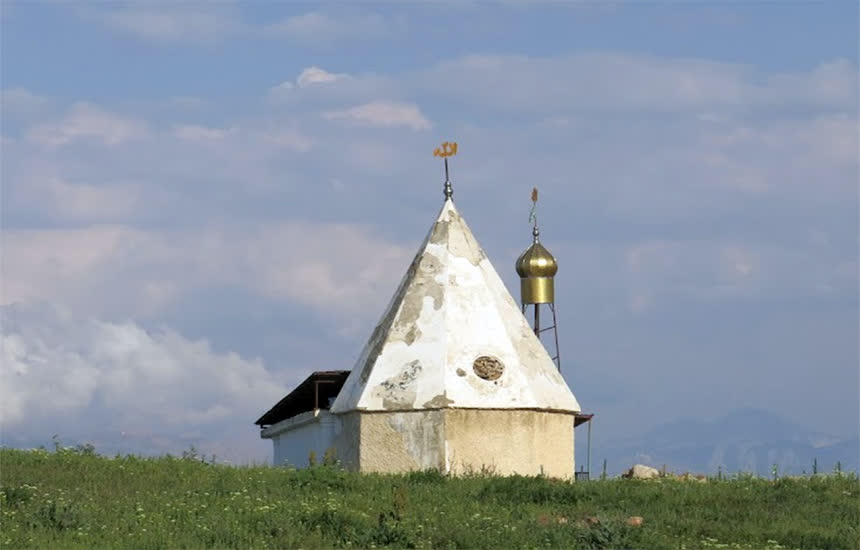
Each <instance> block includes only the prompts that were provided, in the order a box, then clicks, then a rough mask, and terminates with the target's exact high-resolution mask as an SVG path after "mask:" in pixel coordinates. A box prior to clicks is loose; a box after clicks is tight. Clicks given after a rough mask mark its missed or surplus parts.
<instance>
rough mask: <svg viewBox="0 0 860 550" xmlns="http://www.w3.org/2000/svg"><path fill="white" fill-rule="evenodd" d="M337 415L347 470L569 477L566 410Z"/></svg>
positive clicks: (569, 432) (340, 450)
mask: <svg viewBox="0 0 860 550" xmlns="http://www.w3.org/2000/svg"><path fill="white" fill-rule="evenodd" d="M343 420H344V422H343V431H342V432H341V435H340V437H339V439H338V456H339V457H341V463H342V464H343V465H344V466H345V467H347V468H349V469H359V470H361V471H363V472H406V471H411V470H426V469H431V468H432V469H438V470H439V471H442V472H450V473H453V474H455V475H461V474H464V473H469V472H480V471H482V470H483V471H487V472H492V473H495V474H498V475H511V474H522V475H538V474H543V475H546V476H549V477H556V478H564V479H569V478H572V477H573V472H574V454H573V442H574V440H573V437H574V436H573V415H571V414H565V413H556V412H546V411H529V410H487V409H440V410H429V411H392V412H361V413H358V412H352V413H348V414H345V415H343ZM350 433H351V434H352V435H353V436H356V435H357V436H358V437H357V441H356V440H355V439H356V438H355V437H350V436H349V434H350Z"/></svg>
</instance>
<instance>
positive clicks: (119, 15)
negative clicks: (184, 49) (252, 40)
mask: <svg viewBox="0 0 860 550" xmlns="http://www.w3.org/2000/svg"><path fill="white" fill-rule="evenodd" d="M225 8H226V9H225ZM99 17H100V18H101V19H102V20H103V21H104V23H105V24H106V25H108V26H109V27H111V28H113V29H115V30H118V31H121V32H124V33H128V34H131V35H133V36H135V37H137V38H141V39H144V40H148V41H152V42H163V43H173V42H198V43H209V42H213V41H215V40H217V39H219V38H221V37H222V36H224V35H226V34H229V33H233V32H236V31H238V30H241V29H242V27H243V25H242V24H241V22H240V21H239V20H238V17H237V16H236V14H234V13H233V12H232V11H231V10H230V9H229V6H227V5H225V4H224V3H221V4H220V5H207V6H206V8H205V9H196V8H195V7H194V6H193V5H192V4H175V3H170V4H167V3H165V4H161V5H160V6H158V7H156V6H152V5H151V4H150V5H149V6H142V5H136V6H135V5H129V6H128V7H123V8H121V9H114V10H109V11H105V12H102V13H100V14H99Z"/></svg>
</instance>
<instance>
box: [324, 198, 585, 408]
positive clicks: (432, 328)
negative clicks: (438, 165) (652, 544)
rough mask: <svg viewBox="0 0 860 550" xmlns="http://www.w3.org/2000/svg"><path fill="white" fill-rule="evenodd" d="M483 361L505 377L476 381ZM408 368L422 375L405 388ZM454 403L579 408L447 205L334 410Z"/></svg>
mask: <svg viewBox="0 0 860 550" xmlns="http://www.w3.org/2000/svg"><path fill="white" fill-rule="evenodd" d="M481 356H489V357H494V358H497V359H498V360H499V361H501V363H502V364H504V366H505V368H504V374H503V376H501V377H500V378H499V379H498V380H494V381H487V380H482V379H480V378H478V376H477V375H475V373H474V372H473V370H472V366H473V363H474V361H475V359H477V358H478V357H481ZM411 364H415V365H420V370H418V371H416V372H415V373H414V380H410V381H409V383H408V384H405V382H406V379H405V378H403V373H404V369H405V367H406V366H408V365H411ZM401 385H404V387H401ZM440 396H441V397H442V398H441V399H440ZM452 407H456V408H474V409H529V410H551V411H563V412H578V411H579V410H580V407H579V404H578V403H577V401H576V398H575V397H574V396H573V393H572V392H571V391H570V388H569V387H568V386H567V384H566V383H565V381H564V379H563V378H562V377H561V375H560V374H559V373H558V370H557V368H556V366H555V363H554V362H553V361H552V359H551V358H550V356H549V354H548V353H547V351H546V349H545V348H544V347H543V345H542V344H541V342H540V341H539V340H538V339H537V337H536V336H535V335H534V332H533V331H532V329H531V327H530V326H529V324H528V321H527V320H526V319H525V317H524V316H523V314H522V312H521V311H520V308H519V306H518V305H517V304H516V302H515V301H514V299H513V297H512V296H511V294H510V292H508V290H507V288H505V285H504V282H502V280H501V278H500V277H499V275H498V273H497V272H496V270H495V269H494V267H493V265H492V263H491V262H490V260H489V258H487V257H486V254H484V252H483V251H482V249H481V247H480V245H479V244H478V242H477V240H476V239H475V238H474V236H473V235H472V233H471V231H470V230H469V228H468V226H467V224H466V222H465V220H463V219H462V218H461V217H460V215H459V214H458V213H457V210H456V208H455V207H454V204H453V202H452V201H446V202H445V204H444V206H443V208H442V210H441V211H440V213H439V216H438V217H437V219H436V222H435V223H434V224H433V226H432V227H431V228H430V230H429V231H428V233H427V236H426V238H425V239H424V242H423V243H422V245H421V247H420V249H419V251H418V253H417V254H416V255H415V258H414V260H413V262H412V264H411V265H410V267H409V270H408V271H407V272H406V274H405V276H404V278H403V280H402V281H401V283H400V285H399V286H398V289H397V291H396V292H395V294H394V297H393V298H392V300H391V302H390V303H389V305H388V308H387V309H386V312H385V314H384V315H383V319H382V320H381V321H380V323H379V325H378V326H377V329H376V330H375V331H374V333H373V335H372V337H371V338H370V340H369V341H368V343H367V345H366V346H365V349H364V351H363V352H362V354H361V356H360V357H359V359H358V361H357V362H356V366H355V368H354V369H353V372H352V373H351V374H350V376H349V378H348V379H347V381H346V383H345V384H344V387H343V389H342V390H341V392H340V394H339V395H338V397H337V399H336V401H335V403H334V404H333V406H332V412H333V413H335V414H340V413H344V412H348V411H354V410H362V411H367V412H371V411H379V412H382V411H389V410H398V411H402V410H407V409H408V410H416V411H420V410H424V409H428V408H430V409H433V408H444V409H450V408H452Z"/></svg>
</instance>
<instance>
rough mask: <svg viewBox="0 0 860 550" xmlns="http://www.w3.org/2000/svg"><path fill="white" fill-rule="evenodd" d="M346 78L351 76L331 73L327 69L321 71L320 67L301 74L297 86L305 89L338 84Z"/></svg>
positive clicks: (309, 68)
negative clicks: (318, 85) (333, 83)
mask: <svg viewBox="0 0 860 550" xmlns="http://www.w3.org/2000/svg"><path fill="white" fill-rule="evenodd" d="M344 78H349V75H347V74H343V73H339V74H336V73H330V72H328V71H326V70H325V69H320V68H319V67H308V68H306V69H304V70H303V71H302V72H301V74H299V77H298V78H297V79H296V84H298V85H299V87H300V88H305V87H307V86H310V85H313V84H322V83H327V82H336V81H338V80H342V79H344Z"/></svg>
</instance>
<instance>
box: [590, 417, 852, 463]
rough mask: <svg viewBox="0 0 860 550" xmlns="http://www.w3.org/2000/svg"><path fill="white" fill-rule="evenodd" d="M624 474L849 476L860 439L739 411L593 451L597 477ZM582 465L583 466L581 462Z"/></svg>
mask: <svg viewBox="0 0 860 550" xmlns="http://www.w3.org/2000/svg"><path fill="white" fill-rule="evenodd" d="M604 458H605V459H606V460H607V473H608V474H610V475H614V474H618V473H619V472H621V471H622V470H623V469H626V468H629V467H630V466H632V465H633V464H637V463H641V464H647V465H649V466H654V467H655V468H662V467H663V465H664V464H665V465H666V468H667V469H668V470H669V471H675V472H685V471H689V472H696V473H704V474H715V473H717V471H718V469H720V468H722V471H723V472H727V473H736V472H750V473H755V474H758V475H763V476H769V475H771V469H772V467H773V465H774V464H776V465H777V468H778V471H779V473H780V474H801V473H804V472H806V473H812V464H813V461H814V460H816V459H817V461H818V471H819V472H831V471H833V469H834V467H835V466H836V464H837V462H838V463H840V466H841V468H842V470H843V471H854V472H857V471H858V468H859V467H860V437H854V438H849V439H844V438H838V437H834V436H832V435H829V434H826V433H820V432H811V431H809V430H805V429H803V428H801V427H798V426H796V425H794V424H792V423H790V422H788V421H787V420H785V419H784V418H781V417H779V416H777V415H775V414H772V413H769V412H766V411H762V410H759V409H741V410H737V411H734V412H732V413H730V414H728V415H726V416H724V417H722V418H720V419H718V420H716V421H714V422H703V421H695V420H683V421H679V422H673V423H669V424H665V425H663V426H660V427H658V428H656V429H654V430H651V431H649V432H648V433H646V434H644V435H642V436H639V437H635V438H632V439H628V440H624V441H617V442H609V443H608V444H605V445H603V446H601V448H599V449H598V448H596V447H593V448H592V471H593V473H592V476H593V477H594V476H598V475H600V473H601V470H602V461H603V459H604ZM578 463H582V460H581V459H579V460H578Z"/></svg>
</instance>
